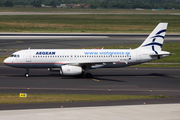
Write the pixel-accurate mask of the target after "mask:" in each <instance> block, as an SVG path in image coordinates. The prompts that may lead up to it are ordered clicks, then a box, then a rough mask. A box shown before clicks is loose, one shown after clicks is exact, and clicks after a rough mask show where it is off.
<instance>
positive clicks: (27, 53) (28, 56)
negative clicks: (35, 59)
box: [26, 51, 31, 62]
mask: <svg viewBox="0 0 180 120" xmlns="http://www.w3.org/2000/svg"><path fill="white" fill-rule="evenodd" d="M26 62H31V52H30V51H27V52H26Z"/></svg>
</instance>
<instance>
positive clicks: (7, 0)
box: [0, 0, 180, 9]
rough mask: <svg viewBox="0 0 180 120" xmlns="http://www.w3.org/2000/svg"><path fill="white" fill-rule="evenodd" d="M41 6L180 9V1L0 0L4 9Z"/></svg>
mask: <svg viewBox="0 0 180 120" xmlns="http://www.w3.org/2000/svg"><path fill="white" fill-rule="evenodd" d="M41 4H44V5H46V6H53V7H56V5H60V4H89V5H90V8H92V9H98V8H99V9H101V8H102V9H134V8H142V9H157V8H164V9H172V8H174V9H180V0H0V6H6V7H13V6H14V5H23V6H26V5H32V6H34V7H41Z"/></svg>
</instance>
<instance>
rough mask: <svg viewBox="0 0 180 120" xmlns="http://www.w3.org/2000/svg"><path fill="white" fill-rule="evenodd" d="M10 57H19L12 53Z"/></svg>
mask: <svg viewBox="0 0 180 120" xmlns="http://www.w3.org/2000/svg"><path fill="white" fill-rule="evenodd" d="M11 57H19V55H14V54H12V55H11Z"/></svg>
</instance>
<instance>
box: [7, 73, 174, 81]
mask: <svg viewBox="0 0 180 120" xmlns="http://www.w3.org/2000/svg"><path fill="white" fill-rule="evenodd" d="M6 77H15V78H16V77H25V76H24V75H19V74H18V75H7V76H6ZM36 77H42V78H43V77H46V78H52V77H60V79H87V80H88V79H90V80H92V79H94V80H101V81H114V82H126V81H123V80H117V77H118V78H121V77H168V78H170V77H171V76H168V75H167V74H159V73H151V74H135V75H129V74H128V75H127V74H124V75H123V74H121V75H107V74H106V75H94V76H93V77H92V78H86V77H85V76H83V77H82V76H62V75H60V74H47V75H30V76H29V78H36ZM114 77H115V78H114Z"/></svg>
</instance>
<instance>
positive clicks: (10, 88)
mask: <svg viewBox="0 0 180 120" xmlns="http://www.w3.org/2000/svg"><path fill="white" fill-rule="evenodd" d="M90 72H91V73H92V74H93V78H91V79H87V78H83V77H82V78H79V77H76V76H61V75H60V74H59V72H50V71H48V70H47V69H31V70H30V76H29V77H28V78H26V77H24V73H25V70H24V69H18V68H9V67H7V66H5V65H3V64H0V83H1V84H0V93H21V92H25V93H60V94H100V95H101V94H108V95H114V94H115V95H122V94H123V95H165V96H171V97H170V98H163V99H149V100H124V101H122V100H121V101H103V102H102V101H101V102H70V103H48V104H45V103H38V104H23V105H19V104H15V105H0V109H1V110H7V109H34V108H58V107H60V106H64V107H82V106H83V107H85V106H112V105H137V104H143V103H144V102H146V103H147V104H157V103H158V104H162V103H179V101H180V80H179V79H180V75H179V73H180V69H179V68H135V67H126V68H114V69H96V70H91V71H90ZM109 90H110V91H109Z"/></svg>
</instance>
